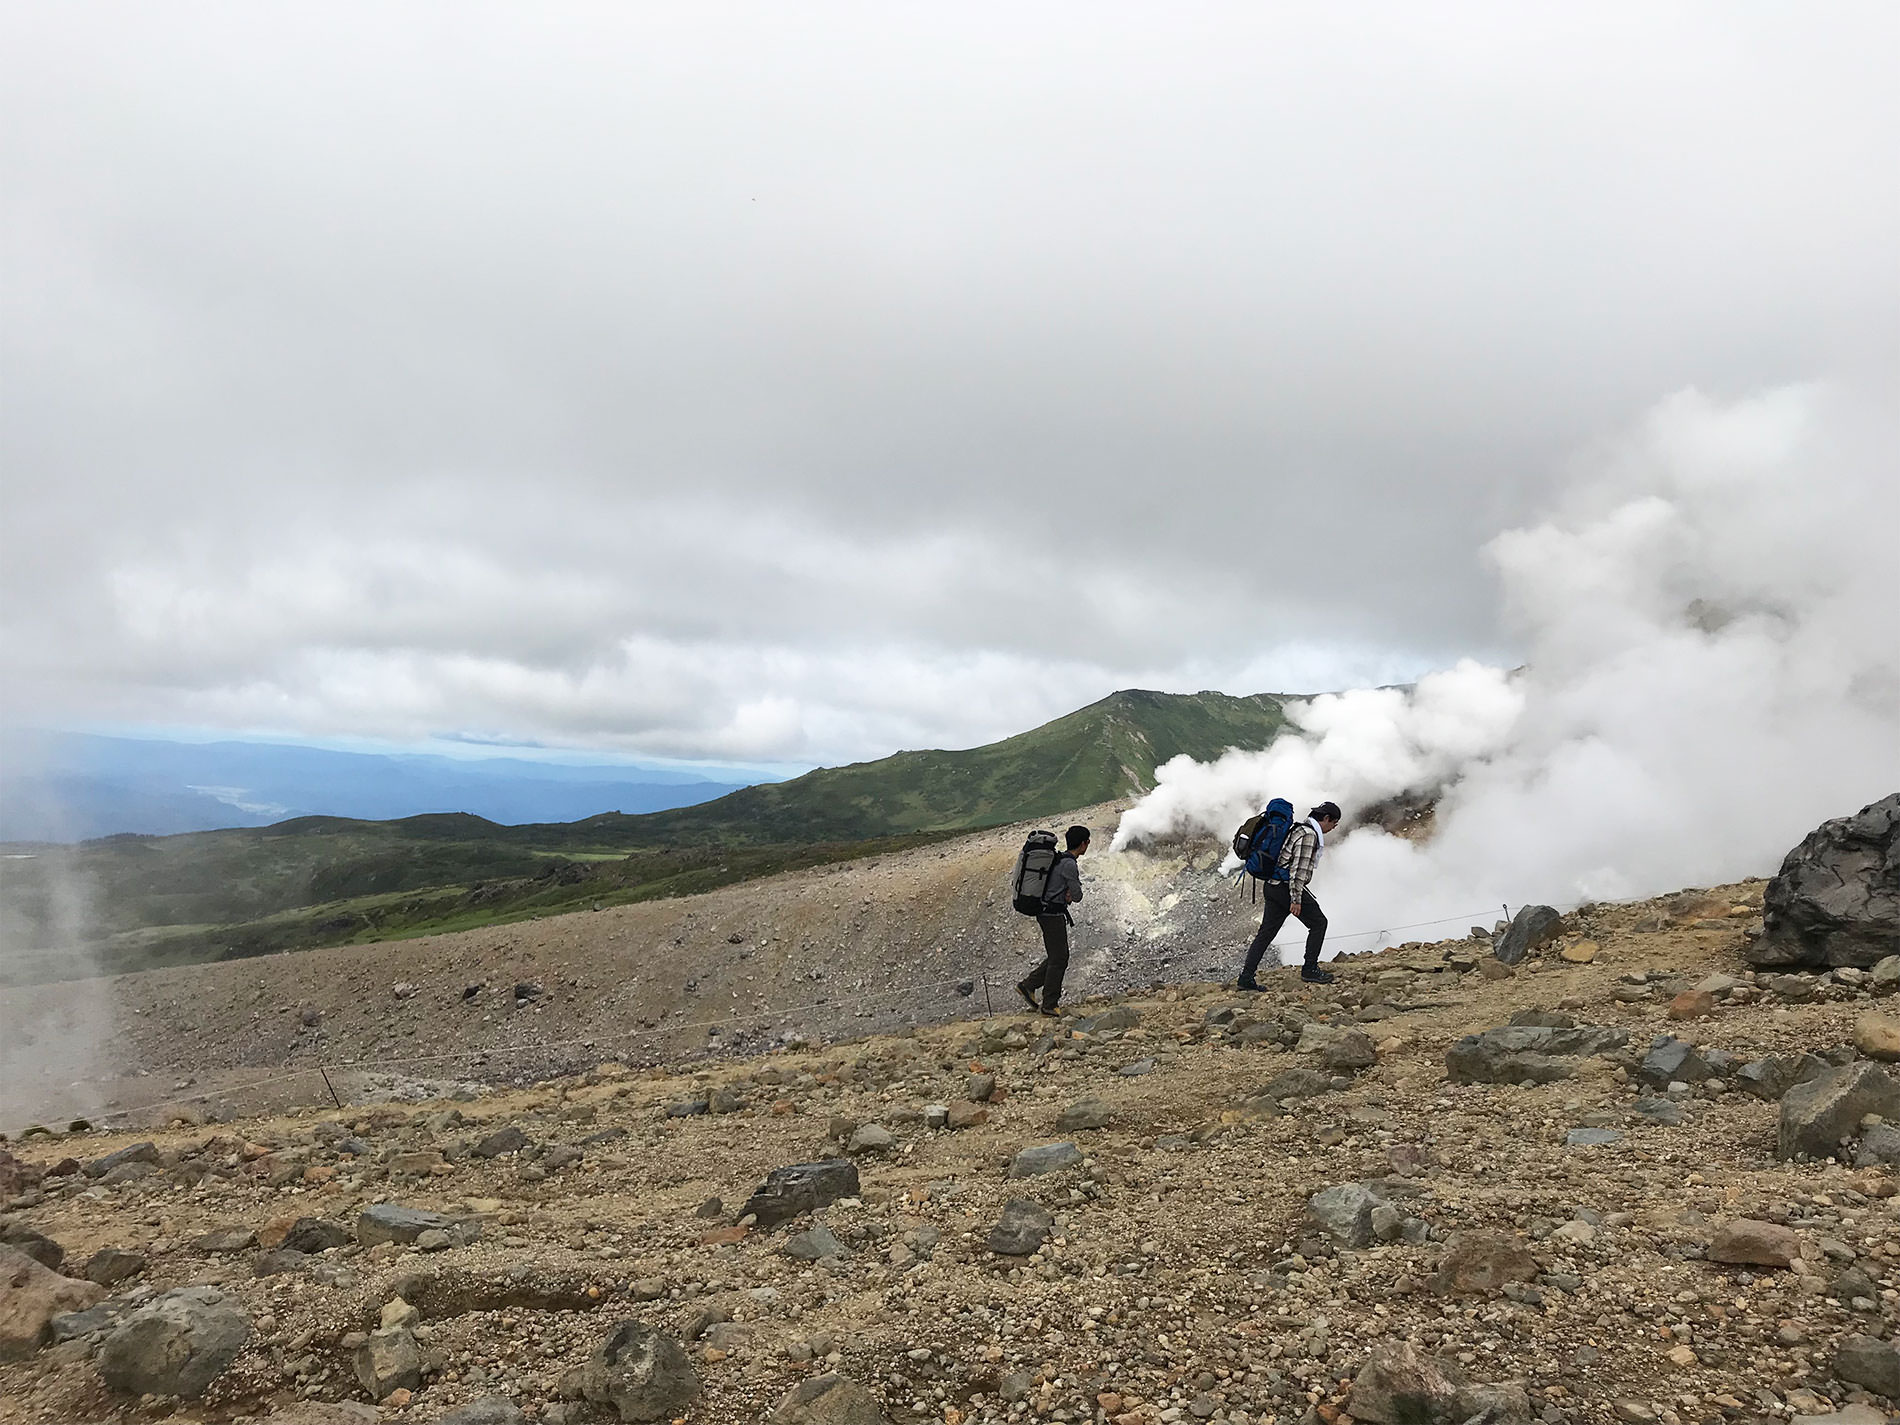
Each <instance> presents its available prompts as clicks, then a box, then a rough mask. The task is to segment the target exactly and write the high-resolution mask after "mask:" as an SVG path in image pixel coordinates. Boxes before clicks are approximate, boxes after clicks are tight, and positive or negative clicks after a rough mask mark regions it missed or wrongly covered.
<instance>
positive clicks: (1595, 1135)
mask: <svg viewBox="0 0 1900 1425" xmlns="http://www.w3.org/2000/svg"><path fill="white" fill-rule="evenodd" d="M1622 1141H1623V1135H1622V1134H1621V1133H1618V1132H1617V1131H1616V1130H1615V1129H1614V1128H1573V1129H1571V1130H1570V1131H1569V1132H1568V1133H1566V1134H1565V1135H1564V1145H1565V1146H1566V1147H1570V1148H1607V1147H1608V1146H1609V1145H1610V1144H1612V1143H1621V1142H1622Z"/></svg>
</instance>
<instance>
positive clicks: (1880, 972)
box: [1867, 955, 1900, 996]
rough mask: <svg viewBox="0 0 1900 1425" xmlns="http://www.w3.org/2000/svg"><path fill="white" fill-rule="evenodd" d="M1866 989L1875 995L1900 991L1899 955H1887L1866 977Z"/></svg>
mask: <svg viewBox="0 0 1900 1425" xmlns="http://www.w3.org/2000/svg"><path fill="white" fill-rule="evenodd" d="M1867 988H1868V989H1870V990H1872V991H1873V992H1874V993H1875V994H1877V995H1883V996H1884V995H1890V994H1893V993H1894V992H1896V991H1900V955H1889V956H1887V957H1886V959H1884V960H1882V961H1881V962H1880V963H1879V964H1877V965H1875V966H1874V968H1873V972H1872V973H1871V974H1870V975H1869V976H1868V977H1867Z"/></svg>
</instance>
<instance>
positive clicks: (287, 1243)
mask: <svg viewBox="0 0 1900 1425" xmlns="http://www.w3.org/2000/svg"><path fill="white" fill-rule="evenodd" d="M349 1240H350V1234H349V1233H348V1232H347V1231H345V1230H344V1227H343V1224H342V1223H340V1222H331V1221H328V1220H327V1219H325V1218H322V1217H299V1218H298V1219H297V1220H296V1221H295V1222H293V1223H291V1224H290V1231H288V1232H286V1233H285V1234H284V1240H283V1241H282V1242H281V1243H280V1244H279V1245H280V1246H282V1247H285V1248H287V1249H289V1250H290V1251H292V1252H327V1251H330V1250H331V1249H332V1248H335V1247H343V1246H347V1245H348V1244H349Z"/></svg>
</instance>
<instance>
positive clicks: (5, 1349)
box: [0, 1246, 105, 1361]
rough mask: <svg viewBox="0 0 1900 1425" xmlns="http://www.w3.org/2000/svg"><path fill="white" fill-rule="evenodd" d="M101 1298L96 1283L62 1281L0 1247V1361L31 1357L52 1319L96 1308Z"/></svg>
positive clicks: (30, 1260)
mask: <svg viewBox="0 0 1900 1425" xmlns="http://www.w3.org/2000/svg"><path fill="white" fill-rule="evenodd" d="M104 1295H105V1288H103V1287H101V1286H100V1285H98V1283H96V1282H86V1281H75V1280H73V1279H72V1278H71V1277H63V1276H61V1275H60V1274H59V1273H58V1272H55V1271H50V1270H48V1269H47V1268H46V1267H43V1266H41V1265H40V1264H39V1263H38V1262H36V1261H35V1260H34V1259H33V1258H31V1257H29V1256H27V1255H26V1254H25V1253H24V1252H21V1251H19V1250H18V1249H17V1248H14V1247H7V1246H0V1361H11V1360H20V1359H23V1358H25V1357H27V1356H30V1355H32V1354H33V1353H34V1352H35V1351H37V1350H38V1349H39V1348H40V1346H41V1345H42V1344H43V1338H44V1337H45V1335H46V1334H47V1329H48V1327H49V1326H50V1325H51V1323H52V1322H53V1321H54V1320H55V1319H57V1318H59V1317H63V1316H69V1315H72V1314H74V1313H76V1312H81V1311H85V1310H87V1309H88V1308H89V1307H93V1306H96V1305H97V1304H98V1302H99V1299H100V1298H101V1297H102V1296H104Z"/></svg>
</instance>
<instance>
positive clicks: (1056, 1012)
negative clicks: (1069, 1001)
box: [1036, 1004, 1066, 1019]
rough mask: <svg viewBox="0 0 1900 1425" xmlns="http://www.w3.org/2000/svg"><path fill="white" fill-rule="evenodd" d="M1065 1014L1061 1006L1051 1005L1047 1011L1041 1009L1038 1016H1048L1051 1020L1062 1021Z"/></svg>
mask: <svg viewBox="0 0 1900 1425" xmlns="http://www.w3.org/2000/svg"><path fill="white" fill-rule="evenodd" d="M1065 1012H1066V1011H1064V1010H1063V1008H1062V1007H1061V1006H1060V1005H1054V1004H1052V1005H1050V1006H1049V1007H1048V1008H1046V1009H1039V1010H1037V1011H1036V1013H1037V1014H1041V1015H1046V1016H1048V1017H1049V1018H1050V1019H1060V1018H1062V1016H1063V1014H1064V1013H1065Z"/></svg>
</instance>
